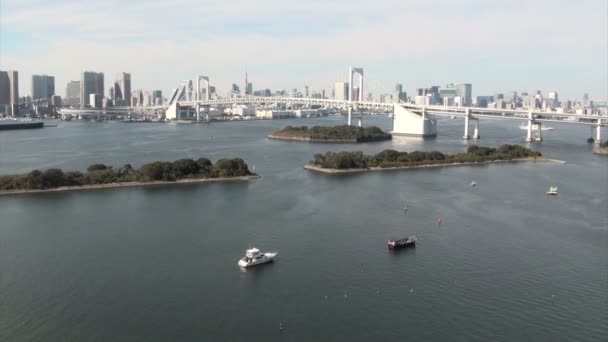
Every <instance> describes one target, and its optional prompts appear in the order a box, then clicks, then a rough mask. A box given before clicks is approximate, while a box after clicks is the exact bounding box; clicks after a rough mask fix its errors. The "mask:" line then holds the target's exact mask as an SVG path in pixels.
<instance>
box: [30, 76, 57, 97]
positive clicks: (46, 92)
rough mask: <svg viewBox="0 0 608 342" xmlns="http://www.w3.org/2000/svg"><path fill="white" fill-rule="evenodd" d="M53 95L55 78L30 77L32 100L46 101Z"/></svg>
mask: <svg viewBox="0 0 608 342" xmlns="http://www.w3.org/2000/svg"><path fill="white" fill-rule="evenodd" d="M53 95H55V77H53V76H47V75H32V100H38V99H48V98H50V97H51V96H53Z"/></svg>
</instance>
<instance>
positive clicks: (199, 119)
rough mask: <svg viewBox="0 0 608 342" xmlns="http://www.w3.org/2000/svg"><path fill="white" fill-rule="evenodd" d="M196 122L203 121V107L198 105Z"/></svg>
mask: <svg viewBox="0 0 608 342" xmlns="http://www.w3.org/2000/svg"><path fill="white" fill-rule="evenodd" d="M196 121H201V105H200V104H198V103H197V104H196Z"/></svg>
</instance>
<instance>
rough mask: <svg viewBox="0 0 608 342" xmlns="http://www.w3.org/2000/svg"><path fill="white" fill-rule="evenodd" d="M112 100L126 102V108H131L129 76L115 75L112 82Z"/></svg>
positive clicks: (122, 73)
mask: <svg viewBox="0 0 608 342" xmlns="http://www.w3.org/2000/svg"><path fill="white" fill-rule="evenodd" d="M114 98H115V99H118V100H124V101H126V104H127V105H128V106H131V74H130V73H127V72H121V73H119V74H117V75H116V82H114Z"/></svg>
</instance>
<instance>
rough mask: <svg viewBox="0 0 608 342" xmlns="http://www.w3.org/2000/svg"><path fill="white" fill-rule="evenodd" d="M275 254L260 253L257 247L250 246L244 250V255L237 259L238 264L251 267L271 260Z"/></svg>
mask: <svg viewBox="0 0 608 342" xmlns="http://www.w3.org/2000/svg"><path fill="white" fill-rule="evenodd" d="M277 254H278V253H277V252H266V253H262V252H260V250H259V249H257V248H251V249H248V250H247V251H246V252H245V256H244V257H243V258H242V259H241V260H239V263H238V265H239V266H241V267H251V266H255V265H259V264H264V263H267V262H270V261H272V259H274V257H275V256H276V255H277Z"/></svg>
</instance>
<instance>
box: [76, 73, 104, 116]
mask: <svg viewBox="0 0 608 342" xmlns="http://www.w3.org/2000/svg"><path fill="white" fill-rule="evenodd" d="M91 94H97V95H99V96H101V97H102V98H103V96H104V94H105V93H104V85H103V72H94V71H83V72H82V75H81V78H80V107H81V108H84V107H87V106H93V105H92V104H91V102H90V100H91ZM100 106H101V105H100Z"/></svg>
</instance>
